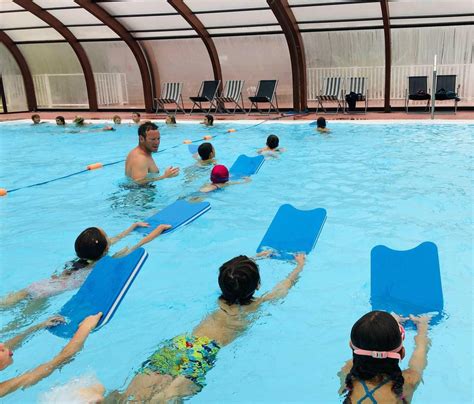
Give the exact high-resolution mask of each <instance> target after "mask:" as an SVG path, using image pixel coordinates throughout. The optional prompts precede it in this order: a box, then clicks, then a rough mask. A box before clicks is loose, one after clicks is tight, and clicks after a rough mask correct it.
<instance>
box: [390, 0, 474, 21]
mask: <svg viewBox="0 0 474 404" xmlns="http://www.w3.org/2000/svg"><path fill="white" fill-rule="evenodd" d="M389 9H390V18H392V17H398V16H413V17H418V16H421V15H449V14H464V13H466V14H467V13H470V14H472V13H473V12H474V3H473V2H472V0H456V1H452V0H423V1H420V0H396V1H390V4H389Z"/></svg>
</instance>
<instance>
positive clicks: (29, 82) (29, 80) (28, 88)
mask: <svg viewBox="0 0 474 404" xmlns="http://www.w3.org/2000/svg"><path fill="white" fill-rule="evenodd" d="M0 42H1V43H3V44H4V45H5V46H6V47H7V49H8V50H9V51H10V53H11V54H12V56H13V58H14V59H15V61H16V63H17V64H18V67H19V68H20V71H21V75H22V77H23V83H24V85H25V93H26V103H27V104H28V110H29V111H36V109H37V108H38V104H37V102H36V94H35V86H34V84H33V76H32V75H31V71H30V68H29V67H28V63H26V60H25V58H24V56H23V54H22V53H21V51H20V49H19V48H18V46H16V44H15V42H13V41H12V39H11V38H10V37H9V36H8V35H7V34H5V32H3V31H1V30H0Z"/></svg>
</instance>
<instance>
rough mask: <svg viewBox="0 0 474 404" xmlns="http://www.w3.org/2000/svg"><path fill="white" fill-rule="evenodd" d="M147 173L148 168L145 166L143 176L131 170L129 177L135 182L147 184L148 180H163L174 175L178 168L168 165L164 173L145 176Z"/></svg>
mask: <svg viewBox="0 0 474 404" xmlns="http://www.w3.org/2000/svg"><path fill="white" fill-rule="evenodd" d="M140 172H142V171H140ZM147 174H148V168H146V170H145V175H144V176H143V175H134V171H133V170H132V175H131V177H132V179H133V180H134V181H135V182H136V183H137V184H140V185H145V184H149V183H150V182H155V181H161V180H164V179H165V178H172V177H176V176H177V175H178V174H179V168H178V167H168V168H167V169H166V170H165V173H164V174H163V175H162V176H160V177H152V178H146V176H147Z"/></svg>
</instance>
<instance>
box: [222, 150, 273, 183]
mask: <svg viewBox="0 0 474 404" xmlns="http://www.w3.org/2000/svg"><path fill="white" fill-rule="evenodd" d="M264 161H265V157H264V156H255V157H249V156H246V155H245V154H241V155H240V156H239V157H238V158H237V160H236V161H235V163H234V164H233V165H232V167H231V168H230V170H229V173H230V176H231V177H232V178H233V179H237V178H242V177H248V176H250V175H253V174H257V173H258V170H260V167H261V166H262V164H263V162H264Z"/></svg>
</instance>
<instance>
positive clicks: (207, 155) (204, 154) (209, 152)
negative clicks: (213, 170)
mask: <svg viewBox="0 0 474 404" xmlns="http://www.w3.org/2000/svg"><path fill="white" fill-rule="evenodd" d="M198 154H199V157H201V159H202V160H204V161H205V160H210V159H212V158H214V157H215V155H216V152H215V151H214V147H212V144H210V143H201V144H200V145H199V147H198Z"/></svg>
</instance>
